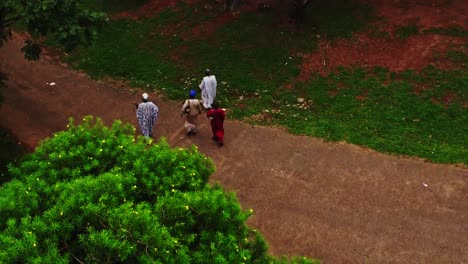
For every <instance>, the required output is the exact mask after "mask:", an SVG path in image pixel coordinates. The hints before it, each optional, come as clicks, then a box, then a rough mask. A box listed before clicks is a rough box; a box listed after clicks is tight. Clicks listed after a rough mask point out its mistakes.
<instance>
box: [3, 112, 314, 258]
mask: <svg viewBox="0 0 468 264" xmlns="http://www.w3.org/2000/svg"><path fill="white" fill-rule="evenodd" d="M68 127H69V128H68V130H67V131H64V132H59V133H57V134H55V135H54V137H53V138H50V139H46V140H44V141H43V142H42V143H41V144H40V146H39V147H37V148H36V150H35V152H34V153H32V154H31V155H29V156H27V157H26V159H25V160H24V161H23V162H22V163H21V164H20V165H18V166H10V168H9V172H10V174H11V175H10V176H11V178H12V180H11V181H10V182H8V183H6V184H4V185H3V186H2V187H1V188H0V249H1V250H0V263H69V262H80V263H101V262H105V263H111V262H112V263H121V262H124V263H278V262H285V261H287V260H285V259H275V258H273V257H270V256H268V254H267V246H266V243H265V242H264V240H263V239H262V238H261V237H260V235H259V234H257V233H256V232H255V231H254V230H252V229H250V228H248V227H247V226H246V225H245V221H246V219H247V218H248V216H249V215H250V214H251V213H250V212H246V211H243V210H242V209H241V207H240V205H239V202H238V201H237V199H236V198H235V196H234V194H232V193H226V192H224V191H223V190H222V188H221V187H219V186H210V185H208V184H207V181H208V177H209V175H210V174H211V173H212V172H213V171H214V166H213V164H212V162H211V161H210V160H209V159H207V158H206V157H204V156H203V155H202V154H200V153H199V152H198V151H197V149H196V147H192V148H190V149H183V148H178V149H172V148H170V147H169V145H168V143H167V142H166V141H165V140H164V139H163V140H161V141H159V142H158V143H157V144H153V143H152V142H151V140H149V139H146V138H143V137H138V138H137V139H135V138H134V136H133V135H134V133H135V129H134V128H133V127H132V126H130V125H123V124H122V123H121V122H120V121H116V122H115V123H114V124H113V125H112V127H110V128H108V127H106V126H104V125H103V123H102V122H101V121H100V120H99V119H97V120H96V119H93V118H92V117H86V118H84V119H83V123H82V124H81V125H77V126H76V125H75V124H74V122H73V120H71V121H70V123H69V126H68ZM291 261H292V262H297V263H310V262H311V260H308V259H303V258H300V259H299V258H294V259H292V260H291Z"/></svg>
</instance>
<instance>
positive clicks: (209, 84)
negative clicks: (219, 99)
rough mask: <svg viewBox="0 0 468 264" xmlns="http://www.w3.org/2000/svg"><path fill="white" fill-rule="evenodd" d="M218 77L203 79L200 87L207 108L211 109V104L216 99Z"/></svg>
mask: <svg viewBox="0 0 468 264" xmlns="http://www.w3.org/2000/svg"><path fill="white" fill-rule="evenodd" d="M217 85H218V83H217V82H216V77H215V76H214V75H210V76H205V77H203V80H202V82H201V83H200V85H199V87H200V90H201V98H202V103H203V106H204V107H205V108H211V104H212V103H213V101H214V99H215V98H216V86H217Z"/></svg>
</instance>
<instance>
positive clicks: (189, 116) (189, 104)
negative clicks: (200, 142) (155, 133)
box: [181, 90, 202, 136]
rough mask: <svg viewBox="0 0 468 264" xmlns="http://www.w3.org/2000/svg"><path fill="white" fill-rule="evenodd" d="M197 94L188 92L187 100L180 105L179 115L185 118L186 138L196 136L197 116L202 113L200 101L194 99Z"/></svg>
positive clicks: (193, 91)
mask: <svg viewBox="0 0 468 264" xmlns="http://www.w3.org/2000/svg"><path fill="white" fill-rule="evenodd" d="M196 94H197V92H195V90H190V92H189V99H187V100H185V102H184V104H183V105H182V109H181V115H182V116H184V117H185V125H184V126H185V128H186V129H187V136H191V135H195V134H197V124H198V115H199V114H201V113H202V107H201V104H200V101H199V100H198V99H195V95H196Z"/></svg>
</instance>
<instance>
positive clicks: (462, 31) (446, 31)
mask: <svg viewBox="0 0 468 264" xmlns="http://www.w3.org/2000/svg"><path fill="white" fill-rule="evenodd" d="M424 34H438V35H447V36H454V37H468V29H466V28H463V27H460V26H452V27H445V28H443V27H431V28H429V29H426V30H424Z"/></svg>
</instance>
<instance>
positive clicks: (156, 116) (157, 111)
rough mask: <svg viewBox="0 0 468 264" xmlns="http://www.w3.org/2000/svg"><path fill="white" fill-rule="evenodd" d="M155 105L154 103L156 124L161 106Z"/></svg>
mask: <svg viewBox="0 0 468 264" xmlns="http://www.w3.org/2000/svg"><path fill="white" fill-rule="evenodd" d="M153 105H154V116H153V121H154V124H156V123H157V122H158V117H159V108H158V107H157V106H156V105H155V104H153Z"/></svg>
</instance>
